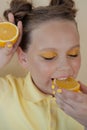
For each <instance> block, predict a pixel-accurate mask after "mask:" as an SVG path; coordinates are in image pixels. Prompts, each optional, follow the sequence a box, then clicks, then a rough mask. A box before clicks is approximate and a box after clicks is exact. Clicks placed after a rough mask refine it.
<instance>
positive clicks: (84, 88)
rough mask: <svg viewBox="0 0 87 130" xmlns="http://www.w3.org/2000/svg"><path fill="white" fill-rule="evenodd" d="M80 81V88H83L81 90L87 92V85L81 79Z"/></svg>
mask: <svg viewBox="0 0 87 130" xmlns="http://www.w3.org/2000/svg"><path fill="white" fill-rule="evenodd" d="M79 83H80V89H81V91H82V92H83V93H85V94H87V87H86V86H85V85H84V84H83V83H81V82H80V81H79Z"/></svg>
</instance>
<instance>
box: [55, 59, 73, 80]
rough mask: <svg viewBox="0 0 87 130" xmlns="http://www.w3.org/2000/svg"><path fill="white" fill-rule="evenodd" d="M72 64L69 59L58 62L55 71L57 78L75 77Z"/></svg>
mask: <svg viewBox="0 0 87 130" xmlns="http://www.w3.org/2000/svg"><path fill="white" fill-rule="evenodd" d="M73 73H74V72H73V67H72V64H71V63H70V62H69V61H68V60H67V59H62V60H60V61H58V63H57V65H56V70H55V76H56V77H55V78H66V77H70V76H73Z"/></svg>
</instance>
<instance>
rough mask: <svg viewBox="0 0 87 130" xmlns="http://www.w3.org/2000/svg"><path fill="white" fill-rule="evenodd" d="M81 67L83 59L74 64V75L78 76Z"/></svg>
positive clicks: (75, 61)
mask: <svg viewBox="0 0 87 130" xmlns="http://www.w3.org/2000/svg"><path fill="white" fill-rule="evenodd" d="M80 66H81V58H78V59H76V60H74V61H73V62H72V68H73V70H74V74H75V75H76V76H77V74H78V72H79V69H80Z"/></svg>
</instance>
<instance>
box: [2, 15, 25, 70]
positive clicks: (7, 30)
mask: <svg viewBox="0 0 87 130" xmlns="http://www.w3.org/2000/svg"><path fill="white" fill-rule="evenodd" d="M8 20H9V22H3V21H1V22H0V69H1V68H2V67H4V66H5V65H7V64H8V63H9V62H10V60H11V59H12V57H13V55H14V53H15V52H16V50H17V48H18V46H19V44H20V42H21V38H22V32H23V28H22V22H21V21H18V23H17V26H16V25H15V20H14V15H13V14H12V13H9V14H8Z"/></svg>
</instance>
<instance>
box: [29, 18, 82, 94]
mask: <svg viewBox="0 0 87 130" xmlns="http://www.w3.org/2000/svg"><path fill="white" fill-rule="evenodd" d="M27 57H28V70H29V72H30V73H31V76H32V79H33V82H34V83H35V85H36V86H37V87H38V89H40V90H41V91H42V92H44V93H47V94H52V89H51V85H52V79H60V80H61V79H65V78H67V77H74V78H76V76H77V74H78V71H79V68H80V61H81V57H80V44H79V34H78V31H77V28H76V25H75V23H74V22H71V21H62V20H60V21H57V20H56V21H50V22H46V23H43V24H40V25H39V27H38V28H36V29H35V30H33V32H32V41H31V44H30V46H29V50H28V52H27Z"/></svg>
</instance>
